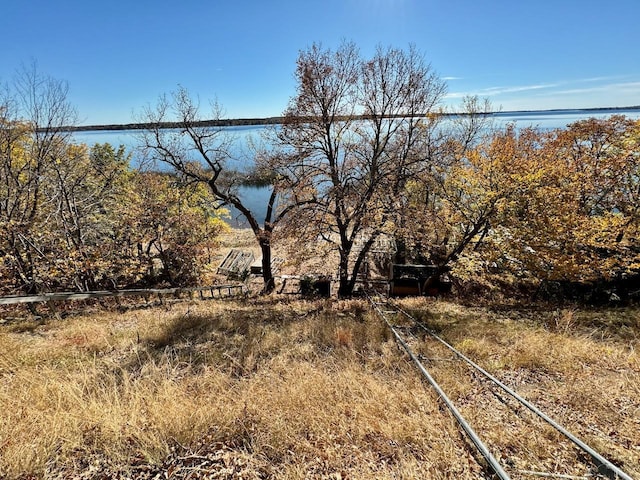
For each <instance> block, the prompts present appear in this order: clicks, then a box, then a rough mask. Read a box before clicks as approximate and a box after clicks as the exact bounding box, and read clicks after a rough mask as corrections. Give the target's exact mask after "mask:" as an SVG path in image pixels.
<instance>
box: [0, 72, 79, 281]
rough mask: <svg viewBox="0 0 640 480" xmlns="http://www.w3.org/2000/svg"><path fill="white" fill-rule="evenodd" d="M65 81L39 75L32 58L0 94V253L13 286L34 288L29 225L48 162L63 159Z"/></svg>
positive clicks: (35, 251) (38, 254)
mask: <svg viewBox="0 0 640 480" xmlns="http://www.w3.org/2000/svg"><path fill="white" fill-rule="evenodd" d="M67 94H68V87H67V84H66V83H65V82H62V81H59V80H56V79H53V78H50V77H46V76H43V75H41V74H40V73H39V72H38V70H37V68H36V66H35V64H34V65H31V66H29V67H24V68H22V69H21V70H20V71H19V72H18V74H17V75H16V78H15V81H14V82H13V84H12V85H11V86H5V88H4V91H3V95H2V99H1V100H0V134H1V139H0V171H1V172H2V173H1V175H0V177H1V178H2V180H1V185H0V232H1V235H0V236H1V237H2V238H3V240H2V241H0V255H1V256H3V257H6V259H8V260H7V261H8V263H9V264H10V265H11V268H10V270H11V271H12V274H13V276H14V278H15V288H17V289H21V290H24V291H26V292H27V293H31V292H35V291H37V290H38V289H39V288H40V285H39V283H38V279H37V271H36V264H37V260H38V259H39V258H43V257H44V254H43V252H42V251H41V249H40V248H38V242H37V241H36V239H35V237H34V235H35V232H34V226H35V224H36V221H37V219H38V215H40V214H41V213H42V209H43V205H42V203H43V201H44V196H43V184H44V182H45V179H46V176H47V174H48V173H49V171H50V170H51V167H52V165H55V164H56V162H61V161H63V159H64V155H65V149H66V145H67V142H68V137H69V135H70V134H69V132H68V131H66V129H65V128H64V127H65V126H68V125H72V124H73V123H74V122H75V121H76V114H75V110H74V109H73V108H72V107H71V106H70V104H69V103H68V100H67Z"/></svg>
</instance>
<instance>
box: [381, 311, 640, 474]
mask: <svg viewBox="0 0 640 480" xmlns="http://www.w3.org/2000/svg"><path fill="white" fill-rule="evenodd" d="M394 307H395V308H397V310H398V311H399V312H401V313H402V314H403V315H405V316H406V317H408V318H409V319H411V320H412V321H413V322H415V324H416V325H418V326H419V327H420V328H421V329H422V330H423V331H425V332H426V333H428V334H429V335H431V336H432V337H433V338H434V339H436V340H437V341H438V342H440V343H441V344H442V345H444V346H445V347H447V348H448V349H449V350H451V352H453V353H454V354H455V355H456V356H457V357H459V358H460V359H461V360H463V361H465V362H466V363H467V364H469V365H470V366H471V367H472V368H473V369H475V370H476V371H477V372H479V373H481V374H482V375H483V376H484V377H486V378H487V379H489V380H490V381H491V382H493V383H494V384H495V385H497V386H498V387H500V388H501V389H502V390H503V391H504V392H505V393H507V394H508V395H510V396H511V397H512V398H514V399H515V400H517V401H518V402H520V403H521V404H522V405H523V406H524V407H526V408H527V409H529V410H530V411H531V412H533V413H534V414H536V415H537V416H538V417H539V418H541V419H542V420H544V421H545V422H547V423H548V424H549V425H551V426H552V427H553V428H555V429H556V430H557V431H558V432H560V433H561V434H563V435H564V436H565V437H567V438H568V439H569V440H571V442H573V443H574V444H575V445H576V446H577V447H578V448H580V449H581V450H582V451H583V452H585V453H587V454H588V455H589V456H590V457H591V459H592V460H593V462H594V464H595V465H596V467H597V468H598V472H599V473H601V474H602V475H605V476H606V477H608V478H610V479H612V480H633V479H632V478H631V477H630V476H629V475H627V474H626V473H625V472H623V471H622V470H620V469H619V468H618V467H617V466H615V465H614V464H613V463H611V462H610V461H609V460H607V459H606V458H604V457H603V456H602V455H600V454H599V453H598V452H597V451H596V450H594V449H593V448H591V447H590V446H589V445H587V444H586V443H584V442H583V441H582V440H580V439H579V438H578V437H576V436H575V435H573V434H572V433H571V432H569V431H568V430H567V429H566V428H564V427H563V426H562V425H560V424H559V423H557V422H556V421H555V420H553V419H552V418H551V417H549V416H548V415H547V414H545V413H544V412H543V411H542V410H540V409H539V408H538V407H536V406H535V405H534V404H532V403H531V402H529V401H528V400H526V399H525V398H523V397H521V396H520V395H518V394H517V393H516V392H515V391H514V390H512V389H511V388H509V387H508V386H506V385H505V384H504V383H503V382H501V381H500V380H498V379H497V378H496V377H494V376H493V375H491V374H490V373H489V372H487V371H486V370H485V369H483V368H482V367H480V366H479V365H478V364H476V363H475V362H473V361H472V360H471V359H469V358H468V357H467V356H465V355H464V354H463V353H462V352H460V351H459V350H457V349H456V348H454V347H453V346H452V345H450V344H449V343H447V342H446V341H444V340H443V339H442V338H440V337H439V336H438V335H437V334H436V333H435V332H433V331H432V330H431V329H430V328H428V327H427V326H426V325H425V324H423V323H422V322H420V321H419V320H417V319H415V318H414V317H412V316H411V315H409V313H407V312H406V311H404V310H402V309H401V308H399V307H398V306H395V305H394Z"/></svg>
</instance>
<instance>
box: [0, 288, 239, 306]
mask: <svg viewBox="0 0 640 480" xmlns="http://www.w3.org/2000/svg"><path fill="white" fill-rule="evenodd" d="M222 290H227V293H228V295H229V296H231V294H232V292H234V291H237V290H240V292H239V294H244V293H246V286H245V285H243V284H234V285H212V286H208V287H189V288H143V289H129V290H101V291H93V292H58V293H43V294H40V295H12V296H7V297H0V305H16V304H21V303H26V304H29V303H41V302H47V303H48V302H64V301H69V300H89V299H95V298H106V297H132V296H139V297H144V296H150V295H159V296H162V295H176V296H178V295H180V294H182V293H193V292H198V293H199V294H200V298H201V299H203V298H204V295H203V292H211V296H212V297H213V296H214V291H218V293H219V294H220V295H221V294H222Z"/></svg>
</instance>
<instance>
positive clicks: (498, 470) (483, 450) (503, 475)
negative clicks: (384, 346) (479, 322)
mask: <svg viewBox="0 0 640 480" xmlns="http://www.w3.org/2000/svg"><path fill="white" fill-rule="evenodd" d="M369 300H370V301H371V303H372V305H373V307H374V308H375V310H376V311H377V312H378V314H379V315H380V316H381V317H382V319H383V320H384V321H385V323H386V324H387V326H388V327H389V328H390V329H391V332H392V333H393V335H394V337H395V339H396V341H397V342H398V343H399V344H400V345H401V346H402V348H403V349H404V350H405V352H407V354H408V355H409V357H410V358H411V360H413V362H414V363H415V364H416V366H417V367H418V369H419V370H420V372H421V373H422V375H423V376H424V377H425V378H426V379H427V381H428V382H429V384H430V385H431V386H432V387H433V389H434V390H435V391H436V392H437V394H438V395H439V396H440V398H441V399H442V401H443V402H444V404H445V405H446V406H447V408H448V409H449V411H450V412H451V414H452V415H453V416H454V418H455V419H456V421H457V422H458V424H459V425H460V426H461V427H462V429H463V430H464V431H465V433H466V434H467V437H469V439H470V440H471V441H472V442H473V444H474V445H475V446H476V448H477V449H478V451H479V452H480V454H481V455H482V456H483V457H484V459H485V460H486V461H487V463H488V464H489V466H490V467H491V469H492V470H493V471H494V472H495V474H496V475H497V476H498V478H500V479H501V480H510V479H511V477H509V475H508V474H507V472H505V471H504V469H503V468H502V467H501V466H500V463H499V462H498V460H497V459H496V458H495V457H494V456H493V454H492V453H491V452H490V451H489V449H488V448H487V446H486V445H485V444H484V442H483V441H482V440H481V439H480V437H479V436H478V434H477V433H476V432H475V431H474V430H473V428H471V425H469V423H468V422H467V421H466V420H465V419H464V417H463V416H462V414H461V413H460V411H459V410H458V409H457V408H456V407H455V405H454V404H453V402H452V401H451V400H450V399H449V397H448V396H447V395H446V394H445V393H444V391H443V390H442V388H441V387H440V385H438V383H437V382H436V381H435V380H434V378H433V377H432V376H431V374H430V373H429V372H428V370H427V369H426V368H425V367H424V365H423V364H422V362H421V361H420V360H419V358H418V357H417V356H416V354H415V353H413V351H412V350H411V348H410V347H409V345H408V344H407V343H406V342H405V341H404V339H403V338H402V336H401V335H400V334H399V333H398V330H397V329H396V328H395V327H394V326H393V325H392V324H391V322H390V321H389V319H388V318H387V316H386V314H385V312H384V311H383V310H382V309H380V306H379V304H378V303H376V302H374V301H373V299H371V298H369Z"/></svg>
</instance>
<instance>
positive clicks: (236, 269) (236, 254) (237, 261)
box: [217, 249, 256, 279]
mask: <svg viewBox="0 0 640 480" xmlns="http://www.w3.org/2000/svg"><path fill="white" fill-rule="evenodd" d="M255 259H256V257H255V256H254V255H253V253H251V252H245V251H242V250H236V249H233V250H231V251H230V252H229V253H228V254H227V256H226V257H225V259H224V260H223V261H222V263H221V264H220V266H219V267H218V270H217V272H218V273H219V274H220V275H226V276H227V278H239V279H244V278H245V277H246V276H247V275H248V274H249V270H250V268H251V264H252V263H253V262H254V261H255Z"/></svg>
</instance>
